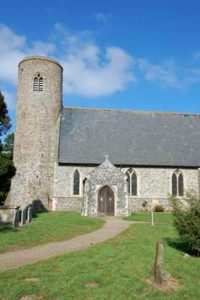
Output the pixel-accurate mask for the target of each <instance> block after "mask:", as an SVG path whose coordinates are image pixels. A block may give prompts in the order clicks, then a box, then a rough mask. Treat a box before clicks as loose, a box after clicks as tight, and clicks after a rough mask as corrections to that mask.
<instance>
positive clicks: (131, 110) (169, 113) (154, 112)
mask: <svg viewBox="0 0 200 300" xmlns="http://www.w3.org/2000/svg"><path fill="white" fill-rule="evenodd" d="M63 109H64V110H91V111H113V112H130V113H138V114H147V115H148V114H158V115H178V116H180V115H183V116H197V117H200V113H199V114H198V113H187V112H162V111H148V110H134V109H113V108H93V107H78V106H65V107H63Z"/></svg>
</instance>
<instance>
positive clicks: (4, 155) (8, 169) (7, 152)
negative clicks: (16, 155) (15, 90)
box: [0, 92, 15, 203]
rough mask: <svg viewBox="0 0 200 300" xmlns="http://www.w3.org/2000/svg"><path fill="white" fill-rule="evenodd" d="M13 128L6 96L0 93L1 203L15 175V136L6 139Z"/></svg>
mask: <svg viewBox="0 0 200 300" xmlns="http://www.w3.org/2000/svg"><path fill="white" fill-rule="evenodd" d="M10 127H11V123H10V118H9V115H8V109H7V105H6V102H5V100H4V96H3V95H2V93H1V92H0V203H3V202H4V200H5V199H6V196H7V194H8V192H9V189H10V183H11V178H12V176H13V175H14V173H15V168H14V165H13V161H12V156H13V141H14V134H9V135H8V136H6V137H5V139H4V143H2V140H1V139H2V136H3V135H6V133H8V131H9V129H10Z"/></svg>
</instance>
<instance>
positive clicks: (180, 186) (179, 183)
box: [172, 171, 184, 196]
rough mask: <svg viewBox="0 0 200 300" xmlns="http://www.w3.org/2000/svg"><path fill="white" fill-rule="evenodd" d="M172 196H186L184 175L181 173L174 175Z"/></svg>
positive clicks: (176, 172)
mask: <svg viewBox="0 0 200 300" xmlns="http://www.w3.org/2000/svg"><path fill="white" fill-rule="evenodd" d="M172 195H173V196H183V195H184V179H183V174H182V173H181V172H180V171H175V172H174V173H173V175H172Z"/></svg>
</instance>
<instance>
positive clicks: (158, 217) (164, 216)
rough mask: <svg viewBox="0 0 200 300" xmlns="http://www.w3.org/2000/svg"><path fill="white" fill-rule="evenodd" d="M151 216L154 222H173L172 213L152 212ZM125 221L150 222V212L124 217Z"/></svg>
mask: <svg viewBox="0 0 200 300" xmlns="http://www.w3.org/2000/svg"><path fill="white" fill-rule="evenodd" d="M153 215H154V222H162V223H172V221H173V216H172V213H170V212H154V213H153ZM125 220H129V221H142V222H150V221H151V213H150V212H140V213H134V214H132V215H131V216H129V217H126V218H125Z"/></svg>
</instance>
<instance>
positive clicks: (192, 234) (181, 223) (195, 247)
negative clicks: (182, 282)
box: [170, 192, 200, 256]
mask: <svg viewBox="0 0 200 300" xmlns="http://www.w3.org/2000/svg"><path fill="white" fill-rule="evenodd" d="M170 202H171V205H172V208H173V215H174V226H175V228H176V229H177V231H178V234H179V236H180V239H181V240H182V242H183V243H184V244H185V245H186V246H187V248H188V252H190V253H191V254H193V255H196V256H200V197H199V196H198V195H197V194H195V193H194V192H190V193H186V196H185V198H183V200H180V199H177V198H175V197H171V198H170Z"/></svg>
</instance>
